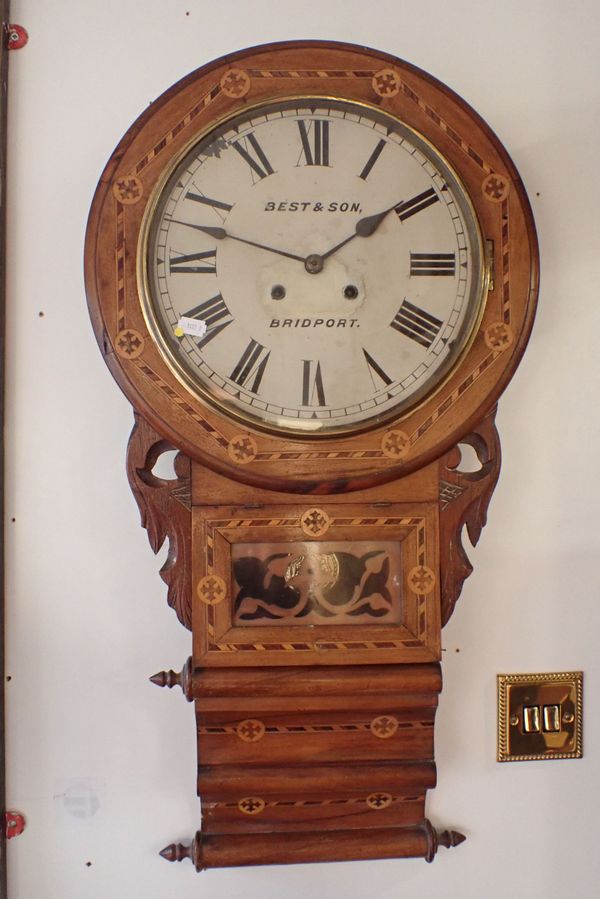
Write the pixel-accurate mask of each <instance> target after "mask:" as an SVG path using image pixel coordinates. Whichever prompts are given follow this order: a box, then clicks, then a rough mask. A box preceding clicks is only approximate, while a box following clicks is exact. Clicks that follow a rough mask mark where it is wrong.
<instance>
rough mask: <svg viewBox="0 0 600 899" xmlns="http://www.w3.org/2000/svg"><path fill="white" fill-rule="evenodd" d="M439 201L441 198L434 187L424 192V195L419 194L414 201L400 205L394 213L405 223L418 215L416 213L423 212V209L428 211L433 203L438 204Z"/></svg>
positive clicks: (407, 201)
mask: <svg viewBox="0 0 600 899" xmlns="http://www.w3.org/2000/svg"><path fill="white" fill-rule="evenodd" d="M438 200H439V197H438V195H437V194H436V192H435V190H434V189H433V187H430V188H429V190H424V191H423V193H422V194H417V196H416V197H413V198H412V200H406V202H404V203H400V205H399V206H396V208H395V209H394V212H395V213H396V215H397V216H398V218H399V219H400V221H401V222H404V221H406V219H408V218H410V217H411V215H416V213H417V212H421V210H422V209H427V207H428V206H431V205H432V203H437V202H438Z"/></svg>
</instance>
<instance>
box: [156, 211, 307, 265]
mask: <svg viewBox="0 0 600 899" xmlns="http://www.w3.org/2000/svg"><path fill="white" fill-rule="evenodd" d="M171 221H172V222H173V223H174V224H175V225H185V226H186V227H187V228H195V229H196V231H202V232H203V233H204V234H208V236H209V237H214V238H215V240H225V238H228V239H229V240H237V241H239V243H245V244H248V246H250V247H258V249H259V250H268V251H269V252H270V253H277V255H278V256H286V257H287V258H288V259H295V260H296V261H297V262H304V261H305V257H304V256H297V255H296V254H295V253H288V252H286V250H278V249H276V248H275V247H268V246H266V244H263V243H256V242H255V241H253V240H246V239H245V238H244V237H236V236H235V234H229V233H228V232H227V231H226V230H225V228H212V227H210V226H209V225H194V224H193V223H192V222H181V221H179V220H178V219H171Z"/></svg>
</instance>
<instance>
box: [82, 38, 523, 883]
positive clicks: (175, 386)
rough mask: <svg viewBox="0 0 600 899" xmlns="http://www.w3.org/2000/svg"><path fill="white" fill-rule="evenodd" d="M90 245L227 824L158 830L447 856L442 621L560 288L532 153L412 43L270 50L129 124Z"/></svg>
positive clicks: (294, 846) (205, 786)
mask: <svg viewBox="0 0 600 899" xmlns="http://www.w3.org/2000/svg"><path fill="white" fill-rule="evenodd" d="M85 261H86V287H87V294H88V302H89V307H90V312H91V316H92V321H93V324H94V328H95V332H96V335H97V338H98V342H99V345H100V349H101V351H102V353H103V355H104V358H105V360H106V363H107V365H108V366H109V368H110V370H111V371H112V373H113V375H114V377H115V378H116V380H117V381H118V383H119V385H120V386H121V388H122V389H123V391H124V392H125V394H126V395H127V397H128V398H129V399H130V401H131V403H132V405H133V407H134V410H135V425H134V429H133V432H132V435H131V439H130V444H129V450H128V462H127V465H128V474H129V479H130V483H131V487H132V490H133V493H134V495H135V497H136V500H137V502H138V504H139V507H140V511H141V514H142V523H143V525H144V527H146V528H147V530H148V535H149V538H150V542H151V545H152V547H153V549H154V550H155V551H157V550H158V549H159V548H160V546H161V545H162V544H163V543H164V541H165V540H167V539H168V541H169V554H168V559H167V562H166V564H165V566H164V567H163V570H162V572H161V574H162V577H163V579H164V580H165V581H166V583H167V585H168V600H169V604H170V605H171V606H172V607H173V608H174V610H175V612H176V614H177V615H178V617H179V619H180V620H181V622H182V623H183V624H184V625H185V626H186V627H187V628H189V629H190V630H191V634H192V652H191V657H190V659H189V660H188V661H187V662H186V664H185V665H184V667H183V669H182V672H181V673H180V674H176V673H174V672H173V671H164V672H161V673H160V674H158V675H155V676H154V678H153V680H154V682H155V683H158V684H159V685H162V686H174V685H176V684H179V685H180V686H181V687H182V689H183V692H184V694H185V696H186V697H187V699H188V700H190V701H193V702H194V706H195V714H196V734H197V737H196V738H197V745H198V759H199V767H198V793H199V795H200V797H201V803H202V816H201V826H200V827H199V830H198V832H197V833H196V835H195V837H194V838H193V840H192V842H191V845H189V846H184V845H182V844H177V845H176V844H171V845H169V846H168V847H167V848H166V849H165V850H163V855H164V856H165V857H166V858H168V859H169V860H176V859H178V860H179V859H182V858H185V857H191V858H192V860H193V861H194V864H195V865H196V868H197V869H198V870H201V869H203V868H207V867H218V866H227V865H248V864H269V863H285V862H301V861H333V860H341V859H358V858H382V857H402V856H423V857H425V858H427V859H428V860H431V859H432V858H433V857H434V855H435V853H436V851H437V848H438V846H439V845H445V846H452V845H456V844H457V843H459V842H461V841H462V839H463V837H462V836H461V834H459V833H458V832H457V831H456V830H453V829H447V830H441V831H437V830H436V829H435V828H434V827H433V826H432V825H431V824H430V822H429V821H428V819H427V818H426V815H425V794H426V791H427V789H428V788H430V787H432V786H434V785H435V778H436V774H435V762H434V750H433V725H434V718H435V711H436V707H437V702H438V694H439V692H440V690H441V672H440V664H439V663H440V655H441V649H440V634H441V627H442V626H443V624H444V623H445V622H446V621H447V620H448V618H449V617H450V615H451V613H452V611H453V608H454V605H455V602H456V600H457V598H458V596H459V593H460V590H461V587H462V583H463V581H464V579H465V577H466V576H467V575H468V574H469V573H470V571H471V566H470V564H469V561H468V559H467V557H466V554H465V552H464V549H463V547H462V544H461V537H460V535H461V531H462V528H463V526H464V525H466V527H467V530H468V533H469V536H470V538H471V540H472V542H476V541H477V539H478V538H479V535H480V532H481V529H482V527H483V525H484V524H485V520H486V510H487V505H488V503H489V500H490V497H491V494H492V492H493V489H494V487H495V484H496V481H497V478H498V473H499V466H500V448H499V441H498V435H497V432H496V430H495V427H494V413H495V404H496V402H497V400H498V397H499V396H500V394H501V393H502V391H503V389H504V388H505V386H506V385H507V383H508V381H509V379H510V377H511V376H512V374H513V372H514V370H515V368H516V366H517V364H518V362H519V359H520V357H521V354H522V352H523V350H524V348H525V345H526V342H527V339H528V336H529V332H530V329H531V325H532V320H533V315H534V310H535V303H536V298H537V273H538V266H537V244H536V237H535V230H534V225H533V221H532V216H531V212H530V209H529V204H528V201H527V197H526V194H525V191H524V189H523V186H522V183H521V181H520V179H519V176H518V173H517V171H516V169H515V167H514V165H513V163H512V162H511V160H510V158H509V156H508V154H507V152H506V150H505V149H504V148H503V147H502V145H501V144H500V142H499V141H498V139H497V138H496V137H495V136H494V135H493V133H492V132H491V131H490V129H489V128H488V127H487V126H486V124H485V123H484V122H483V121H482V120H481V119H480V118H479V116H478V115H477V114H476V113H475V112H474V111H473V110H472V109H470V107H469V106H468V105H467V104H466V103H465V102H464V101H463V100H461V99H460V98H459V97H457V96H456V94H454V93H452V91H450V90H449V89H448V88H447V87H445V86H444V85H442V84H440V83H439V82H438V81H436V80H435V79H434V78H432V77H431V76H430V75H427V74H426V73H424V72H422V71H420V70H419V69H416V68H415V67H413V66H411V65H409V64H408V63H406V62H403V61H401V60H398V59H395V58H393V57H390V56H388V55H386V54H383V53H380V52H378V51H374V50H367V49H364V48H361V47H355V46H351V45H347V44H336V43H327V42H288V43H281V44H273V45H267V46H263V47H257V48H254V49H251V50H245V51H242V52H239V53H235V54H232V55H230V56H227V57H224V58H222V59H220V60H217V61H215V62H212V63H210V64H208V65H205V66H203V67H202V68H200V69H198V70H197V71H196V72H194V73H192V74H191V75H190V76H188V77H187V78H184V79H183V80H182V81H180V82H179V83H178V84H176V85H175V86H174V87H172V88H171V89H170V90H168V91H167V92H166V93H165V94H163V96H161V97H160V98H159V99H158V100H156V101H155V102H154V103H153V104H152V105H151V106H150V107H149V108H148V109H147V110H146V111H145V112H144V113H143V114H142V116H141V117H140V118H139V119H138V120H137V121H136V122H135V123H134V124H133V125H132V127H131V128H130V130H129V131H128V132H127V134H126V135H125V136H124V138H123V139H122V141H121V142H120V144H119V146H118V147H117V149H116V150H115V152H114V153H113V155H112V156H111V159H110V160H109V162H108V165H107V166H106V169H105V171H104V173H103V174H102V176H101V179H100V183H99V185H98V189H97V191H96V195H95V198H94V201H93V206H92V210H91V213H90V219H89V223H88V231H87V242H86V258H85ZM461 445H462V446H465V445H469V446H471V447H472V448H473V449H474V450H475V453H476V456H477V459H478V466H479V467H478V470H476V471H465V470H463V467H462V465H461V450H460V447H461ZM172 449H175V450H177V451H178V455H177V457H176V461H175V475H174V477H172V478H170V479H165V478H160V477H158V476H157V475H156V474H155V473H154V472H153V469H154V467H155V464H156V461H157V459H158V458H159V457H160V455H161V454H162V453H164V452H165V451H167V450H172Z"/></svg>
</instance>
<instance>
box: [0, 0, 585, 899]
mask: <svg viewBox="0 0 600 899" xmlns="http://www.w3.org/2000/svg"><path fill="white" fill-rule="evenodd" d="M12 7H13V9H12V20H13V21H14V22H18V23H20V24H22V25H24V26H25V27H26V28H27V29H28V30H29V33H30V41H29V45H28V46H27V47H26V48H25V49H24V50H21V51H18V52H15V53H13V54H12V56H11V72H10V82H11V83H10V102H11V109H10V132H9V137H10V172H9V187H10V197H9V210H10V224H9V285H8V286H9V294H8V297H9V309H8V349H7V352H8V436H7V440H8V465H9V478H8V484H9V486H8V497H7V516H8V522H7V529H8V610H7V619H8V669H7V670H8V673H9V674H10V676H11V678H12V679H11V681H10V683H8V684H7V693H8V696H7V702H8V803H9V808H10V807H14V808H17V809H19V810H21V811H23V812H24V813H25V814H26V816H27V821H28V823H27V830H26V832H25V833H24V834H23V836H21V837H19V838H18V839H16V840H13V841H12V842H11V844H10V845H9V862H10V876H9V880H10V899H34V897H35V899H113V897H114V899H121V897H127V899H138V897H139V899H141V897H144V899H164V897H167V896H177V897H178V899H191V897H195V896H198V895H209V892H210V894H212V895H214V894H215V892H217V893H218V894H219V895H221V896H224V897H227V899H238V897H239V899H242V897H244V899H258V897H259V896H260V899H281V897H286V899H296V897H301V896H302V897H304V896H307V895H310V896H312V897H315V899H325V897H327V899H342V897H343V899H363V897H366V896H377V897H378V899H388V897H389V899H392V897H397V896H399V895H402V896H406V895H409V894H414V895H418V896H419V897H420V899H433V897H436V899H437V897H440V896H443V897H446V899H455V897H456V899H459V897H460V899H480V897H481V896H486V899H504V897H506V896H514V897H521V896H523V897H524V896H528V897H532V899H538V897H539V899H541V897H544V899H554V897H562V896H565V895H568V896H573V897H577V899H592V897H596V896H597V895H598V886H597V883H598V880H599V879H600V864H599V859H600V852H599V851H598V849H597V836H596V831H597V827H596V826H595V824H596V819H595V815H594V813H595V811H596V808H597V799H596V793H597V790H598V787H599V785H600V783H599V781H600V775H599V769H598V722H599V721H600V714H599V713H600V700H599V699H598V680H599V674H600V672H599V663H598V654H597V650H596V647H597V634H598V633H599V632H600V602H599V595H598V594H599V582H600V577H599V576H598V559H599V557H600V534H599V532H598V527H597V524H596V522H597V509H598V505H599V500H600V497H599V495H598V494H599V490H598V478H597V476H596V461H597V457H598V447H599V446H600V427H599V416H598V412H597V409H598V387H599V381H600V363H599V360H598V354H599V353H600V341H599V338H598V334H599V333H600V300H599V296H598V269H599V263H598V247H599V245H600V241H599V238H600V234H599V231H600V225H599V222H600V217H599V215H598V209H599V201H600V187H599V185H600V178H599V175H598V171H599V166H598V154H599V147H600V109H599V101H600V77H599V76H600V71H599V69H600V64H599V62H598V60H599V58H600V57H599V53H598V47H599V46H600V7H599V6H598V4H597V0H572V2H570V3H568V4H565V3H564V2H558V0H545V2H544V0H504V2H501V0H500V2H498V0H497V2H491V0H453V2H444V0H419V2H414V0H413V2H407V0H377V2H376V3H365V2H364V0H360V2H358V0H279V2H275V0H271V2H269V0H252V2H245V0H237V2H235V0H219V2H213V3H201V2H198V0H171V2H168V3H166V2H165V0H143V2H142V0H137V2H135V0H102V2H100V0H96V2H94V0H80V2H77V3H73V2H68V0H47V2H45V3H39V2H38V3H34V2H33V0H13V3H12ZM301 37H306V38H309V37H312V38H331V39H339V40H347V41H354V42H357V43H365V44H367V45H370V46H374V47H379V48H380V49H382V50H386V51H389V52H392V53H394V54H396V55H398V56H400V57H404V58H406V59H408V60H410V61H412V62H413V63H416V64H417V65H419V66H421V67H423V68H425V69H426V70H428V71H430V72H431V73H432V74H434V75H436V76H437V77H438V78H440V79H441V80H442V81H445V82H446V83H447V84H449V85H450V86H451V87H453V88H454V89H455V90H457V91H458V92H459V93H460V94H461V95H462V96H463V97H464V98H465V99H466V100H467V101H469V102H470V103H471V104H472V105H473V106H474V107H475V108H476V109H477V110H478V111H479V112H480V113H481V114H482V115H483V116H484V117H485V118H486V119H487V121H488V122H489V123H490V124H491V126H492V127H493V128H494V130H495V131H496V132H497V133H498V135H499V136H500V138H501V140H502V141H503V142H504V143H505V145H506V146H507V147H508V149H509V151H510V153H511V154H512V156H513V158H514V160H515V162H516V164H517V166H518V168H519V169H520V171H521V174H522V176H523V178H524V181H525V184H526V187H527V189H528V191H529V195H530V198H531V201H532V205H533V208H534V213H535V216H536V220H537V226H538V231H539V237H540V242H541V250H542V291H541V297H540V307H539V314H538V319H537V323H536V326H535V329H534V334H533V338H532V341H531V344H530V347H529V350H528V352H527V354H526V356H525V359H524V362H523V364H522V366H521V368H520V369H519V371H518V373H517V375H516V377H515V379H514V381H513V382H512V384H511V386H510V387H509V389H508V390H507V392H506V394H505V395H504V397H503V399H502V401H501V405H500V414H499V427H500V433H501V438H502V445H503V452H504V467H503V472H502V474H501V477H500V482H499V486H498V488H497V490H496V495H495V497H494V499H493V502H492V505H491V508H490V516H489V524H488V527H487V529H486V531H484V534H483V537H482V539H481V544H480V547H479V549H478V550H477V552H476V553H473V554H472V557H473V559H474V561H475V566H476V569H475V573H474V574H473V576H472V577H471V579H470V580H469V581H468V582H467V585H466V587H465V590H464V592H463V596H462V598H461V600H460V603H459V606H458V609H457V612H456V614H455V616H454V618H453V619H452V621H451V623H450V625H449V626H448V628H447V629H446V631H445V638H444V645H445V648H446V651H445V653H444V675H445V687H444V692H443V694H442V697H441V707H440V711H439V715H438V721H437V737H436V742H437V751H436V755H437V759H438V768H439V786H438V788H437V789H436V790H435V791H433V792H431V793H430V795H429V799H428V812H429V817H430V818H431V819H432V820H433V821H434V823H435V824H437V825H440V826H455V827H457V828H458V829H459V830H462V831H464V832H465V833H466V834H467V835H468V840H467V842H466V843H465V844H464V845H462V846H461V847H460V848H458V849H455V850H452V851H451V852H446V851H445V850H440V853H439V855H438V857H437V859H436V860H435V862H434V863H433V865H431V866H428V865H426V864H425V862H423V861H421V860H415V861H386V862H362V863H348V864H342V865H314V866H296V867H293V868H289V869H288V868H255V869H247V870H243V869H240V870H221V871H211V872H208V873H204V874H202V875H196V874H195V873H194V871H193V868H192V866H191V865H190V864H189V863H188V864H181V865H168V864H167V863H166V862H164V861H163V860H161V859H160V858H159V857H158V855H157V852H158V850H159V849H161V848H162V847H163V846H164V845H166V844H167V843H169V842H171V841H172V840H177V839H187V838H189V837H190V836H191V835H192V834H193V832H194V830H195V829H196V827H197V823H198V801H197V799H196V798H195V764H196V760H195V754H194V722H193V713H192V709H191V707H189V706H188V705H187V704H186V703H185V701H184V700H183V699H182V697H181V695H180V694H179V691H177V694H176V695H174V694H173V693H169V691H166V690H163V691H161V690H158V689H157V688H155V687H153V686H151V685H150V684H148V683H147V676H148V675H150V674H153V673H154V672H155V671H157V670H160V669H162V668H168V667H174V668H176V669H179V668H180V666H181V663H182V662H183V661H184V659H185V658H186V656H187V655H188V653H189V648H190V647H189V635H188V633H187V632H186V631H185V630H184V629H183V628H182V627H181V626H180V624H179V623H178V622H177V620H176V618H175V615H174V614H173V613H172V612H171V611H170V610H169V609H168V607H167V604H166V601H165V590H164V588H163V584H162V581H161V580H160V578H159V576H158V573H157V572H158V568H159V562H158V561H156V560H155V559H154V557H153V556H152V553H151V551H150V549H149V547H148V544H147V540H146V535H145V533H144V532H143V531H142V530H141V529H140V528H139V524H138V513H137V509H136V507H135V504H134V501H133V498H132V496H131V494H130V491H129V488H128V485H127V482H126V479H125V474H124V457H125V446H126V442H127V437H128V433H129V430H130V425H131V412H130V408H129V405H128V403H127V402H126V400H125V399H124V397H123V396H122V395H121V394H120V392H119V390H118V388H117V386H116V384H115V383H114V382H113V381H112V379H111V377H110V375H109V373H108V370H107V369H106V368H105V366H104V363H103V362H102V359H101V357H100V353H99V352H98V349H97V347H96V344H95V341H94V339H93V336H92V330H91V327H90V324H89V321H88V317H87V311H86V305H85V297H84V291H83V283H82V252H83V236H84V229H85V223H86V218H87V213H88V208H89V203H90V201H91V197H92V194H93V191H94V187H95V184H96V180H97V178H98V176H99V174H100V171H101V169H102V167H103V165H104V163H105V161H106V159H107V158H108V156H109V155H110V153H111V151H112V149H113V147H114V146H115V144H116V143H117V141H118V140H119V138H120V136H121V134H122V133H123V132H124V131H125V129H126V128H127V127H128V125H129V124H130V122H131V121H133V119H134V118H135V117H136V116H137V115H138V114H139V113H140V112H141V111H142V110H143V109H144V108H145V107H146V105H147V104H148V103H149V102H150V101H151V100H153V99H154V98H155V97H156V96H157V95H158V94H159V93H161V92H162V91H163V90H164V89H165V88H166V87H167V86H168V85H170V84H172V83H173V82H174V81H176V80H177V79H178V78H180V77H181V76H183V75H185V74H186V73H187V72H189V71H191V70H192V69H194V68H196V67H197V66H199V65H201V64H202V63H204V62H206V61H208V60H210V59H213V58H215V57H216V56H219V55H221V54H223V53H225V52H227V51H231V50H234V49H238V48H241V47H244V46H250V45H252V44H257V43H262V42H266V41H271V40H280V39H289V38H301ZM40 312H43V313H44V315H43V316H40ZM12 519H15V520H14V521H13V520H12ZM572 668H577V669H579V668H581V669H583V670H584V671H585V675H586V684H585V698H586V708H585V718H584V727H585V746H584V752H585V757H584V759H583V760H581V761H563V762H531V763H522V764H512V765H499V764H497V763H496V761H495V743H496V736H495V715H496V702H495V676H496V674H497V673H498V672H519V671H545V670H569V669H572ZM75 813H77V814H75ZM88 862H91V865H87V864H86V863H88Z"/></svg>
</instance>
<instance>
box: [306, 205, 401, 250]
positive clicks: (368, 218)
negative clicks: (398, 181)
mask: <svg viewBox="0 0 600 899" xmlns="http://www.w3.org/2000/svg"><path fill="white" fill-rule="evenodd" d="M401 203H402V200H399V201H398V202H397V203H394V205H393V206H389V207H388V208H387V209H384V210H383V212H376V213H374V215H365V216H364V217H363V218H361V219H359V220H358V221H357V223H356V225H355V226H354V232H353V233H352V234H351V235H350V236H349V237H346V238H345V240H342V241H340V243H338V244H336V245H335V246H334V247H332V248H331V249H330V250H327V252H326V253H324V254H323V255H322V256H321V259H327V257H328V256H332V255H333V254H334V253H336V252H337V251H338V250H339V249H341V248H342V247H345V246H346V244H347V243H350V241H351V240H354V238H355V237H370V236H371V234H374V233H375V231H376V230H377V229H378V228H379V226H380V224H381V223H382V221H383V220H384V218H385V217H386V215H388V213H390V212H391V211H392V209H396V207H398V206H400V205H401Z"/></svg>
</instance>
